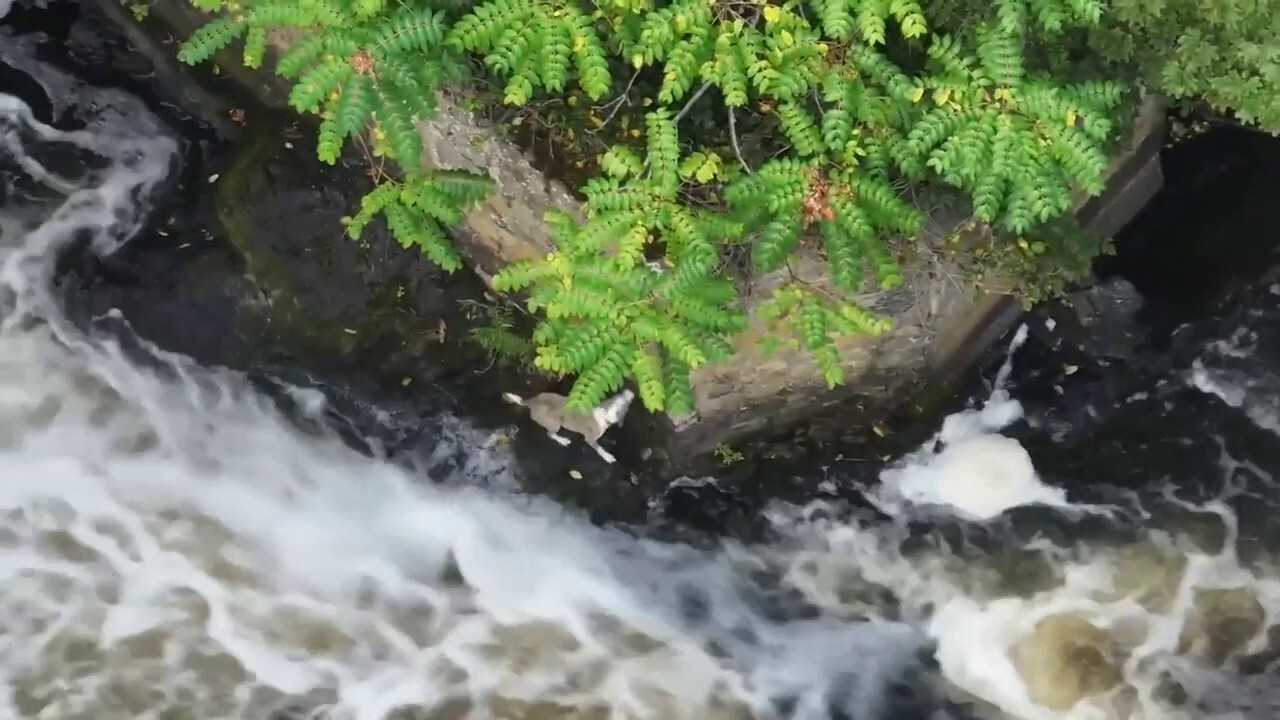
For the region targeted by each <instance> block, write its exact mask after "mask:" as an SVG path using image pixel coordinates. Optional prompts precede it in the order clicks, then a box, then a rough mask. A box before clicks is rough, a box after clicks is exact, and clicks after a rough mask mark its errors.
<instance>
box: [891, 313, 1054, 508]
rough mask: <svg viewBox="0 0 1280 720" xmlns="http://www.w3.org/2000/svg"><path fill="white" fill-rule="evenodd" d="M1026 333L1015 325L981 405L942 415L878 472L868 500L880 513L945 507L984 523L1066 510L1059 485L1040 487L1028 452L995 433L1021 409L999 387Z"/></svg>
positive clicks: (1016, 418) (1007, 379)
mask: <svg viewBox="0 0 1280 720" xmlns="http://www.w3.org/2000/svg"><path fill="white" fill-rule="evenodd" d="M1027 332H1028V330H1027V326H1026V325H1021V326H1019V327H1018V329H1017V331H1016V332H1015V333H1014V337H1013V340H1012V341H1011V342H1010V344H1009V350H1008V354H1007V355H1006V357H1005V361H1004V363H1003V364H1002V365H1001V367H1000V369H999V371H998V372H997V374H996V379H995V382H994V384H993V387H992V390H991V395H990V396H989V397H988V398H987V400H986V402H984V403H983V404H982V407H980V408H978V409H975V410H965V411H962V412H958V413H955V414H953V415H950V416H948V417H947V418H946V419H945V420H944V421H943V424H942V428H941V429H940V430H939V431H938V433H937V434H936V435H935V436H934V437H933V438H932V439H931V440H929V441H928V442H927V443H925V445H924V446H923V447H922V448H921V449H920V450H918V451H916V452H914V453H911V454H909V455H907V456H906V457H904V458H902V459H901V460H900V461H899V462H898V463H896V464H895V465H894V466H893V467H891V468H889V469H888V470H886V471H885V472H884V473H883V474H882V475H881V478H880V479H881V485H880V487H879V488H878V489H877V490H876V491H875V492H873V493H871V495H870V497H871V499H872V501H873V502H875V503H876V504H877V505H878V506H879V507H880V508H881V509H883V510H885V511H886V512H888V513H889V514H891V515H898V516H901V515H906V514H910V513H912V512H913V511H915V510H916V509H921V508H922V509H926V510H929V509H933V510H938V511H946V510H949V511H951V512H956V513H959V514H961V515H963V516H965V517H969V518H973V519H976V520H989V519H991V518H994V517H997V516H998V515H1000V514H1001V513H1004V512H1006V511H1008V510H1010V509H1012V508H1015V507H1022V506H1025V505H1032V504H1037V503H1039V504H1045V505H1054V506H1058V507H1066V506H1067V504H1068V503H1067V497H1066V493H1065V492H1064V491H1063V490H1062V489H1061V488H1056V487H1052V486H1050V485H1047V484H1045V483H1044V482H1041V480H1040V478H1039V477H1038V475H1037V474H1036V470H1035V466H1034V464H1033V463H1032V461H1031V456H1030V455H1029V454H1027V451H1026V450H1025V449H1023V447H1022V446H1021V445H1020V444H1018V442H1017V441H1016V440H1012V439H1010V438H1007V437H1005V436H1003V435H1000V434H999V433H1000V431H1001V430H1003V429H1004V428H1006V427H1008V426H1009V425H1011V424H1012V423H1014V422H1015V421H1017V420H1018V419H1019V418H1021V417H1022V404H1021V403H1019V402H1018V401H1017V400H1015V399H1013V398H1011V397H1010V395H1009V392H1008V390H1007V389H1006V387H1005V386H1006V385H1007V383H1008V381H1009V373H1010V372H1011V371H1012V369H1013V358H1014V355H1015V354H1016V353H1017V352H1018V350H1019V349H1020V348H1021V347H1022V345H1023V344H1024V343H1025V342H1026V340H1027ZM939 448H941V450H939Z"/></svg>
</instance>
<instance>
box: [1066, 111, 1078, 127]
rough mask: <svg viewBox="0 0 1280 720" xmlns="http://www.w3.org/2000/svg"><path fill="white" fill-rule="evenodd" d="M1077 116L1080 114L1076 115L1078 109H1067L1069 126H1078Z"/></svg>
mask: <svg viewBox="0 0 1280 720" xmlns="http://www.w3.org/2000/svg"><path fill="white" fill-rule="evenodd" d="M1077 117H1078V116H1077V115H1076V111H1075V110H1068V111H1067V127H1069V128H1073V127H1075V126H1076V118H1077Z"/></svg>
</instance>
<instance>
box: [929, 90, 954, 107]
mask: <svg viewBox="0 0 1280 720" xmlns="http://www.w3.org/2000/svg"><path fill="white" fill-rule="evenodd" d="M950 99H951V88H938V89H937V90H934V91H933V101H934V102H935V103H937V104H939V105H946V104H947V101H948V100H950Z"/></svg>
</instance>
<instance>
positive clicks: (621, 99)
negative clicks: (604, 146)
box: [591, 70, 640, 134]
mask: <svg viewBox="0 0 1280 720" xmlns="http://www.w3.org/2000/svg"><path fill="white" fill-rule="evenodd" d="M638 77H640V71H639V70H636V71H635V72H634V73H632V74H631V79H630V80H628V81H627V86H626V87H625V88H623V90H622V94H621V95H619V96H618V97H617V98H615V99H614V100H612V101H610V102H609V103H607V104H605V105H601V106H600V107H599V108H597V109H598V110H603V109H605V108H612V109H611V110H610V111H609V114H608V115H607V116H606V117H605V119H604V120H602V121H601V122H600V127H598V128H596V129H595V130H592V131H591V133H592V134H595V133H598V132H600V131H601V130H603V129H604V127H605V126H606V125H608V124H609V122H610V121H612V120H613V118H614V116H616V115H617V114H618V111H619V110H621V109H622V106H623V105H630V104H631V86H632V85H635V84H636V78H638Z"/></svg>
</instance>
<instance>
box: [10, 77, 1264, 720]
mask: <svg viewBox="0 0 1280 720" xmlns="http://www.w3.org/2000/svg"><path fill="white" fill-rule="evenodd" d="M95 92H96V93H97V95H96V96H95V98H94V101H93V103H92V107H93V108H94V115H93V117H92V118H90V121H89V123H88V126H87V127H85V128H84V129H82V130H76V131H72V132H67V131H60V130H56V129H54V128H51V127H48V126H46V125H43V124H41V123H40V122H37V121H36V120H35V119H34V118H33V117H32V114H31V111H30V109H29V108H27V106H26V105H24V104H23V103H22V102H21V101H19V100H17V99H15V98H12V97H8V96H0V179H2V182H3V185H0V191H3V194H0V198H3V206H2V207H0V582H2V585H0V717H12V718H37V719H41V720H44V719H53V718H56V719H59V720H71V719H77V718H86V719H87V718H95V719H98V720H114V719H115V718H120V719H121V720H123V719H125V718H129V719H134V718H138V719H155V720H162V719H163V720H179V719H184V718H192V719H201V720H205V719H212V718H237V719H239V718H245V719H254V720H257V719H262V720H266V719H268V718H270V719H272V720H276V719H281V720H282V719H284V718H303V717H309V718H318V719H319V718H324V719H327V720H389V719H392V718H399V719H406V720H407V719H408V718H432V719H435V718H440V719H442V720H443V719H446V718H512V719H516V718H520V719H526V718H527V719H530V720H533V719H535V718H536V719H538V720H544V719H551V718H627V719H632V718H635V719H637V720H638V719H641V718H661V719H663V720H679V719H681V718H690V719H693V718H698V719H700V720H702V719H706V718H724V719H725V720H731V719H733V720H737V719H742V720H747V719H749V718H754V719H760V720H765V719H769V718H779V719H782V718H788V719H792V718H793V719H795V720H811V719H815V718H833V719H844V718H848V719H850V720H875V719H879V718H885V719H886V720H945V719H946V718H953V719H955V720H960V719H961V718H989V719H991V720H999V719H1001V718H1004V719H1013V720H1093V719H1097V720H1111V719H1112V718H1115V719H1117V720H1119V719H1133V720H1138V719H1142V720H1166V719H1168V720H1174V719H1177V720H1182V719H1184V718H1185V719H1186V720H1190V719H1191V718H1206V717H1218V718H1223V719H1224V720H1225V719H1226V718H1241V719H1245V718H1247V719H1254V718H1256V719H1257V720H1263V719H1264V718H1274V717H1277V716H1280V684H1277V682H1276V681H1275V680H1274V679H1271V678H1273V677H1274V674H1273V675H1268V674H1267V673H1266V672H1253V671H1250V670H1249V668H1251V667H1254V666H1256V667H1258V668H1261V669H1262V670H1265V669H1266V668H1268V667H1271V665H1273V664H1274V658H1273V657H1272V656H1271V655H1268V653H1275V654H1276V655H1277V656H1280V632H1277V631H1276V628H1277V627H1280V625H1278V623H1280V618H1277V608H1280V573H1277V566H1276V564H1275V563H1274V561H1273V558H1272V557H1271V556H1270V555H1269V554H1267V553H1265V552H1264V553H1261V554H1259V553H1255V554H1254V555H1253V556H1251V557H1249V558H1244V557H1242V556H1241V554H1240V553H1239V552H1238V551H1237V539H1238V536H1239V533H1240V529H1239V527H1238V523H1237V519H1236V517H1235V515H1234V514H1233V512H1232V511H1231V509H1230V507H1229V506H1228V504H1227V503H1226V502H1225V500H1224V499H1211V500H1209V501H1200V502H1197V503H1194V504H1192V503H1187V502H1183V501H1180V500H1178V499H1177V498H1176V497H1174V496H1173V495H1172V494H1170V496H1169V501H1168V503H1167V505H1168V506H1177V507H1182V506H1185V508H1184V509H1186V510H1187V511H1188V512H1194V513H1195V514H1196V516H1197V517H1198V518H1200V519H1201V520H1202V521H1205V522H1210V524H1212V525H1213V527H1214V528H1216V529H1217V535H1216V538H1217V539H1216V540H1213V541H1206V540H1203V539H1202V538H1200V537H1199V536H1197V535H1196V534H1195V533H1193V532H1192V531H1191V530H1187V531H1186V532H1181V531H1177V530H1176V529H1175V531H1172V532H1171V531H1168V530H1146V529H1144V528H1143V527H1142V525H1143V523H1138V527H1137V529H1136V530H1134V531H1133V532H1129V533H1127V534H1125V533H1119V534H1117V536H1118V535H1123V538H1121V539H1116V537H1113V536H1105V537H1103V538H1102V539H1099V538H1097V537H1091V536H1084V535H1082V536H1080V537H1079V538H1077V539H1076V541H1073V542H1069V543H1066V544H1063V543H1061V542H1057V543H1055V542H1052V541H1050V540H1049V539H1047V538H1046V537H1043V536H1037V535H1035V534H1032V535H1033V536H1032V537H1024V536H1022V535H1019V534H1018V533H1016V532H1013V531H1012V530H1009V531H1008V532H1006V530H1007V528H1005V527H1004V526H1003V525H1001V520H1002V518H1004V517H1006V516H1008V515H1009V513H1008V511H1011V510H1014V511H1016V510H1018V509H1027V508H1031V507H1038V508H1042V509H1043V511H1044V512H1046V513H1049V514H1050V515H1051V516H1053V517H1056V518H1065V519H1066V520H1079V519H1081V518H1087V517H1094V518H1101V519H1103V520H1104V521H1105V520H1107V519H1108V518H1113V517H1121V516H1125V517H1132V516H1133V515H1134V513H1135V512H1136V513H1137V515H1138V516H1140V517H1142V518H1149V517H1151V514H1150V513H1149V512H1147V511H1146V510H1143V509H1142V508H1138V509H1137V510H1135V509H1134V507H1133V506H1132V505H1130V506H1126V505H1125V504H1124V502H1122V498H1120V497H1118V498H1117V501H1116V504H1114V505H1111V504H1107V503H1101V504H1099V503H1093V504H1084V503H1073V502H1071V501H1069V498H1068V493H1067V492H1066V490H1065V489H1063V488H1058V487H1054V486H1052V485H1051V484H1049V483H1046V482H1044V481H1043V480H1042V479H1041V478H1040V477H1039V475H1038V473H1037V472H1036V469H1035V467H1034V463H1033V460H1032V458H1031V457H1030V455H1029V454H1028V453H1027V451H1026V450H1025V449H1023V448H1022V447H1021V446H1020V445H1019V444H1018V443H1017V442H1016V441H1014V440H1012V439H1010V438H1007V437H1004V436H1002V435H1000V434H999V432H1000V430H1001V429H1002V428H1004V427H1006V426H1007V425H1008V424H1009V423H1011V422H1013V421H1014V420H1016V419H1017V418H1018V417H1019V413H1020V408H1019V406H1018V404H1017V402H1016V400H1014V399H1012V398H1010V397H1009V396H1008V394H1007V393H1006V392H1004V390H1003V389H1002V388H1001V387H1000V383H999V382H998V383H997V388H996V392H994V393H993V394H992V396H991V397H990V398H989V399H987V401H986V402H985V404H984V405H982V406H981V407H979V408H975V409H974V410H971V411H968V412H966V413H961V414H959V415H956V416H953V417H952V418H949V419H948V420H947V422H946V423H944V425H943V427H942V428H941V429H940V431H939V434H938V436H937V437H935V438H933V439H932V440H931V441H930V442H929V443H927V444H926V445H925V446H923V447H921V448H920V449H919V450H918V451H917V452H915V453H912V454H910V455H908V456H906V457H904V458H903V459H901V460H900V461H899V462H898V463H895V464H894V466H893V467H891V468H890V469H889V470H887V471H886V472H885V473H884V476H883V477H882V478H881V481H882V482H881V483H880V484H879V485H878V486H877V489H876V490H874V491H871V492H869V493H868V500H869V502H870V503H871V504H872V505H874V506H875V507H876V508H878V512H875V513H869V512H863V511H859V510H856V509H853V508H846V507H839V506H835V505H829V504H824V503H821V502H817V503H814V504H811V505H808V506H805V507H796V506H789V505H781V504H779V505H777V506H774V507H773V508H771V510H770V514H769V521H770V523H771V525H772V528H773V529H774V531H775V535H776V536H777V538H778V539H777V540H775V541H772V542H770V543H768V544H761V545H746V544H743V543H738V542H732V541H724V542H722V543H720V544H719V545H718V546H716V547H714V548H711V549H708V548H695V547H692V546H685V545H680V544H674V543H667V542H659V541H656V540H652V539H647V538H646V537H645V536H644V535H643V534H642V533H640V532H638V531H637V532H630V531H627V530H624V529H604V528H600V527H596V526H593V525H591V524H590V523H588V522H587V521H586V520H585V519H583V518H581V517H580V516H579V515H577V514H576V513H573V512H571V511H569V510H567V509H565V508H561V507H558V506H556V505H554V504H553V503H551V502H549V501H546V500H542V499H538V498H536V497H527V496H521V495H519V494H513V493H501V494H498V493H495V492H493V491H487V490H484V489H481V488H478V487H465V486H459V485H458V484H457V483H453V484H450V483H449V482H448V481H449V480H450V478H426V477H421V476H417V475H415V474H413V473H412V472H411V471H409V470H407V469H405V468H403V467H399V466H396V465H393V464H390V463H387V462H383V461H381V460H379V459H377V458H371V457H368V456H366V455H364V454H361V453H358V452H355V451H353V450H352V449H350V448H348V447H347V446H346V445H344V444H343V443H342V442H341V441H340V440H339V439H338V438H336V437H333V436H330V435H328V434H326V433H324V432H317V431H314V430H306V429H303V428H301V427H300V426H298V425H297V424H296V423H295V422H293V421H291V420H290V419H288V418H286V417H285V416H283V415H282V414H281V413H280V412H279V411H278V410H277V409H276V407H275V406H274V405H273V403H272V402H271V401H269V400H268V399H266V398H264V397H262V396H260V395H258V394H257V393H255V392H254V390H253V389H252V388H251V386H250V385H249V383H248V382H247V381H246V380H245V378H243V377H242V376H240V375H238V374H236V373H233V372H230V371H226V370H223V369H218V368H202V367H200V366H198V365H197V364H196V363H194V362H192V361H191V360H190V359H188V358H184V357H181V356H177V355H173V354H170V353H166V352H164V351H162V350H160V349H159V348H155V347H152V346H150V345H148V344H147V343H145V342H143V341H140V340H136V339H135V340H133V341H131V342H129V343H127V344H125V343H123V342H122V341H121V340H120V339H119V338H120V337H121V333H120V332H106V331H103V330H97V329H94V328H93V327H90V328H88V329H85V328H81V327H76V326H74V325H73V324H72V323H70V322H69V321H68V320H67V319H66V318H65V317H64V316H63V314H62V313H61V310H60V308H59V306H58V303H57V301H56V299H55V294H54V293H53V291H52V278H53V271H54V263H55V261H56V259H57V258H58V256H59V253H61V252H63V251H65V250H66V249H67V248H68V247H70V246H71V245H72V244H78V243H89V244H90V245H91V246H92V248H93V251H94V252H97V253H100V254H108V253H111V252H113V251H114V250H115V249H117V248H118V247H120V245H121V244H123V243H127V242H128V241H129V239H130V238H131V237H133V236H134V235H135V234H137V233H138V232H139V230H140V229H141V228H142V227H143V226H144V225H145V224H146V222H147V221H148V213H149V212H150V210H151V208H152V207H153V205H154V203H155V202H156V199H157V197H159V196H160V195H162V194H163V193H164V192H167V191H169V180H170V178H172V177H173V175H174V173H176V172H177V170H178V164H179V156H178V152H177V144H176V141H175V139H174V137H173V135H172V133H171V131H169V130H168V129H167V128H165V127H164V126H163V124H162V123H160V122H159V121H158V120H157V119H156V118H155V117H153V116H152V115H151V114H150V113H149V112H148V111H147V110H146V108H145V107H143V106H142V105H141V103H139V102H138V101H136V100H135V99H133V98H131V97H130V96H128V95H125V94H122V93H115V92H112V91H106V90H103V91H95ZM68 157H71V158H76V160H75V161H74V162H71V163H68V162H67V158H68ZM98 321H99V322H100V323H102V324H103V325H104V326H105V325H110V324H112V323H115V327H116V328H117V329H118V327H119V326H120V325H121V324H122V323H123V320H122V319H121V318H119V317H116V316H114V315H108V316H104V317H102V318H99V319H98ZM1023 337H1025V336H1023ZM1019 342H1020V340H1019V341H1016V342H1015V343H1014V346H1013V350H1016V349H1017V345H1018V344H1019ZM1012 361H1013V353H1012V351H1011V354H1010V360H1009V362H1012ZM1199 372H1200V375H1198V376H1197V377H1199V378H1200V380H1199V381H1200V382H1202V383H1207V382H1208V381H1207V380H1205V377H1206V375H1205V373H1204V371H1203V370H1200V371H1199ZM1006 374H1007V373H1006ZM1229 379H1230V378H1225V379H1224V378H1221V377H1219V378H1217V380H1215V382H1217V383H1218V385H1215V386H1214V387H1215V388H1219V389H1218V390H1215V392H1218V393H1219V394H1223V396H1224V397H1226V396H1228V395H1227V394H1224V393H1229V391H1227V390H1221V389H1220V386H1221V384H1222V383H1226V382H1228V381H1229ZM322 405H323V402H322V401H316V402H314V403H312V412H314V413H316V414H317V415H319V414H320V413H321V411H322ZM475 452H476V453H477V454H483V453H497V452H501V451H500V450H499V449H495V448H485V447H480V446H477V447H476V448H475ZM1228 460H1229V458H1228V459H1224V462H1227V461H1228ZM1143 513H1147V514H1146V515H1144V514H1143ZM1206 519H1207V520H1206ZM922 521H923V522H925V523H926V524H927V523H928V522H932V521H938V522H940V523H941V524H944V525H945V524H947V523H951V525H952V526H955V525H956V524H958V525H959V526H961V527H966V528H968V527H973V528H979V529H983V528H985V530H984V531H983V532H985V533H986V534H985V535H982V534H979V535H976V536H973V537H975V538H978V539H977V540H974V541H973V542H972V543H968V542H966V543H960V544H959V545H957V544H956V543H954V542H952V541H950V540H948V539H947V537H945V536H944V535H938V534H931V533H930V532H928V531H924V532H923V533H922V531H921V529H920V528H921V525H920V522H922ZM1117 522H1119V521H1118V520H1117ZM1203 524H1204V523H1203V522H1202V523H1201V525H1203ZM1162 527H1163V526H1162ZM966 537H969V536H966ZM981 538H986V541H985V544H984V541H983V540H982V539H981ZM1015 555H1016V556H1017V557H1016V558H1015V560H1016V561H1014V560H1010V558H1011V557H1012V556H1015ZM1268 658H1272V659H1270V660H1269V659H1268ZM1250 663H1253V664H1252V665H1250ZM1174 686H1176V687H1174Z"/></svg>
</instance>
